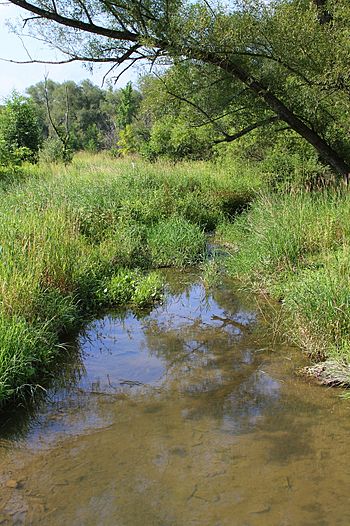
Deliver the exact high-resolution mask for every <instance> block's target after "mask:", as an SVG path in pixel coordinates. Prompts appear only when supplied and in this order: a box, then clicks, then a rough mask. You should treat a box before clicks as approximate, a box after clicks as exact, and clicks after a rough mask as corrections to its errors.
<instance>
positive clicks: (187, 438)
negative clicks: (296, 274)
mask: <svg viewBox="0 0 350 526" xmlns="http://www.w3.org/2000/svg"><path fill="white" fill-rule="evenodd" d="M166 279H167V282H168V288H167V293H166V296H165V299H164V302H163V303H162V304H160V305H157V306H155V307H154V308H153V309H152V310H150V311H149V312H139V313H133V312H131V311H124V312H119V313H118V312H115V313H109V314H107V315H105V316H102V317H101V318H100V319H97V320H95V321H94V322H93V323H91V324H89V325H88V326H87V327H86V329H85V331H84V333H82V334H81V335H80V336H79V338H78V341H77V346H76V348H75V349H74V350H72V352H71V353H70V355H69V357H68V358H66V360H65V363H64V364H62V365H61V366H60V368H59V369H60V374H57V375H56V377H55V378H54V379H53V382H52V385H51V386H50V388H49V389H48V390H47V392H46V393H44V392H42V394H41V395H40V396H38V397H37V398H36V400H35V401H33V403H31V404H29V405H28V406H27V407H23V408H21V409H20V410H18V411H16V412H15V413H13V414H7V415H6V414H4V415H3V417H2V420H1V425H0V433H1V438H0V484H2V485H3V492H2V494H1V495H0V523H1V524H2V523H3V524H6V525H7V524H12V523H15V524H27V523H28V524H48V523H49V524H53V525H56V524H57V525H59V524H72V525H75V524H77V525H78V524H79V525H80V524H84V525H85V524H87V525H89V524H91V525H94V524H104V525H109V524H111V525H112V524H113V525H114V524H121V525H126V526H139V525H140V526H141V525H146V526H148V525H150V526H152V525H155V526H158V525H159V526H172V525H174V526H177V525H179V526H180V525H181V526H183V525H184V524H193V525H197V524H198V525H201V526H203V525H204V526H206V525H207V526H212V525H216V526H219V525H222V526H223V525H229V526H232V525H237V526H241V525H242V526H243V525H256V524H258V525H269V526H271V525H272V526H273V525H293V526H295V525H300V526H301V525H304V524H323V523H324V524H331V522H329V520H330V517H333V518H334V513H335V510H337V511H336V513H337V514H338V517H339V520H338V522H336V524H344V525H345V524H348V523H349V522H346V521H349V520H350V516H349V514H350V510H349V509H348V508H347V492H346V490H345V488H346V483H347V482H349V483H350V471H349V470H348V469H347V468H346V467H345V466H346V465H347V463H346V460H349V456H350V455H349V454H348V452H347V436H348V432H349V430H350V429H349V428H350V425H348V424H347V419H346V418H344V416H347V407H346V406H345V403H340V402H339V401H338V400H335V396H334V395H333V394H331V393H330V392H329V391H327V390H323V389H320V388H318V387H317V386H312V385H310V384H308V383H306V382H304V381H303V380H300V379H298V378H297V377H296V376H295V375H294V371H295V369H296V368H297V367H299V366H300V365H301V363H302V361H303V357H302V356H301V354H300V353H298V352H297V351H296V350H293V349H291V348H286V347H285V346H283V345H282V344H281V343H279V342H276V341H271V337H270V335H269V334H268V333H267V332H266V331H265V330H264V328H263V324H262V322H261V320H259V317H258V316H257V309H256V308H255V306H254V301H253V300H252V298H249V297H247V296H245V295H241V294H238V293H236V292H234V291H233V290H232V284H231V285H230V284H228V283H225V284H223V285H221V286H218V287H216V288H215V289H214V290H212V291H209V292H208V291H206V289H205V288H204V286H203V284H202V282H201V280H200V278H199V277H198V276H197V275H195V274H192V273H185V272H183V273H181V272H176V271H169V272H167V273H166ZM335 441H336V443H337V449H336V450H335V449H332V444H333V443H334V442H335ZM331 466H333V471H332V472H331V475H330V473H329V472H330V467H331ZM334 466H336V468H334ZM325 473H327V476H328V477H329V479H330V480H327V479H326V477H325V476H324V475H325ZM310 484H312V485H313V487H314V490H315V491H313V492H310V491H309V490H307V488H308V487H309V486H310ZM334 487H336V488H337V489H336V490H334V491H333V493H329V491H330V488H334ZM343 488H344V490H343ZM11 521H12V522H11ZM327 521H328V522H327Z"/></svg>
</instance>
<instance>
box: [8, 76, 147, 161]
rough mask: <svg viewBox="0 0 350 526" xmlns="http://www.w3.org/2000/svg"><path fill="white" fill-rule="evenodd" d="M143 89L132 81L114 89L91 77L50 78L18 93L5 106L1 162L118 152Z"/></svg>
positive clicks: (67, 157)
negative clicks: (93, 82)
mask: <svg viewBox="0 0 350 526" xmlns="http://www.w3.org/2000/svg"><path fill="white" fill-rule="evenodd" d="M140 100H141V95H140V93H139V92H138V91H137V90H135V89H133V88H132V85H131V83H129V84H127V85H126V87H125V88H122V89H119V90H113V89H112V88H111V87H110V88H107V89H102V88H99V87H98V86H95V85H94V84H92V83H91V82H90V81H89V80H84V81H82V82H80V83H78V84H77V83H75V82H73V81H68V82H64V83H62V84H60V83H57V82H53V81H52V80H45V81H43V82H39V83H38V84H35V85H34V86H30V87H29V88H28V89H27V90H26V96H21V95H19V94H17V93H13V94H12V95H11V96H10V97H9V98H8V99H7V101H6V102H5V104H4V105H3V106H2V107H1V109H0V165H2V166H8V165H10V164H20V163H21V162H23V161H29V162H36V161H38V160H39V158H42V159H43V160H47V161H66V162H67V161H69V160H70V159H71V157H72V155H73V153H74V152H76V151H79V150H86V151H91V152H97V151H100V150H111V151H114V152H115V153H117V148H118V146H117V145H118V139H119V134H120V132H121V130H123V129H125V127H126V126H127V125H129V124H130V123H131V122H132V119H133V118H134V116H135V115H136V113H137V111H138V107H139V104H140Z"/></svg>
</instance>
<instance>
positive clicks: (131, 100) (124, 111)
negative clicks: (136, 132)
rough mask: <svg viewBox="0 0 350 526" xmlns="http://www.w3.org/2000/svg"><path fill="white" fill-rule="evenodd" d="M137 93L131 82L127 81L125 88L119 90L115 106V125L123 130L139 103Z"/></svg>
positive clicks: (130, 121)
mask: <svg viewBox="0 0 350 526" xmlns="http://www.w3.org/2000/svg"><path fill="white" fill-rule="evenodd" d="M139 102H140V101H139V96H138V93H137V92H135V91H134V90H133V87H132V83H131V82H128V83H127V85H126V86H125V88H122V89H121V90H120V92H119V100H118V105H117V108H116V122H117V126H118V127H119V128H120V129H121V130H124V129H125V128H126V127H127V126H129V125H130V124H131V123H132V120H133V118H134V117H135V115H136V112H137V109H138V105H139Z"/></svg>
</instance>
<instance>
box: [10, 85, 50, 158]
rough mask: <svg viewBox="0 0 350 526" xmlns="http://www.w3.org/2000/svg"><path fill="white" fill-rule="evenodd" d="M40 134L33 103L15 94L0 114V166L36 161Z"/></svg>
mask: <svg viewBox="0 0 350 526" xmlns="http://www.w3.org/2000/svg"><path fill="white" fill-rule="evenodd" d="M40 144H41V134H40V127H39V121H38V115H37V113H36V109H35V107H34V105H33V103H32V102H31V101H30V100H28V99H26V98H24V97H21V96H20V95H17V94H16V93H13V95H12V97H11V98H9V99H8V100H7V101H6V104H5V106H4V107H3V108H2V109H1V112H0V165H1V166H8V165H11V164H14V165H18V164H21V163H22V162H24V161H30V162H34V161H36V160H37V155H38V151H39V147H40Z"/></svg>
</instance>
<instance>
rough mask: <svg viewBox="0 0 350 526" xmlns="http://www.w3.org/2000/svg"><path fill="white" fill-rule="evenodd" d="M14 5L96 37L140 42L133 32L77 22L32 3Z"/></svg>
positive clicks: (16, 0) (15, 1) (21, 1)
mask: <svg viewBox="0 0 350 526" xmlns="http://www.w3.org/2000/svg"><path fill="white" fill-rule="evenodd" d="M10 2H11V3H12V4H15V5H17V6H18V7H22V8H23V9H26V10H27V11H30V12H31V13H34V14H35V15H39V16H40V17H43V18H46V19H48V20H53V21H54V22H57V23H58V24H61V25H64V26H67V27H72V28H74V29H79V30H80V31H86V32H87V33H93V34H95V35H101V36H105V37H108V38H112V39H114V40H129V41H130V42H139V39H140V35H139V34H137V33H132V32H131V31H127V30H123V31H118V30H117V29H110V28H108V27H103V26H98V25H95V24H92V23H91V22H83V21H82V20H76V19H73V18H67V17H65V16H63V15H60V14H58V13H57V12H55V11H49V10H48V9H43V8H41V7H38V6H36V5H34V4H31V3H30V2H26V1H25V0H10Z"/></svg>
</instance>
